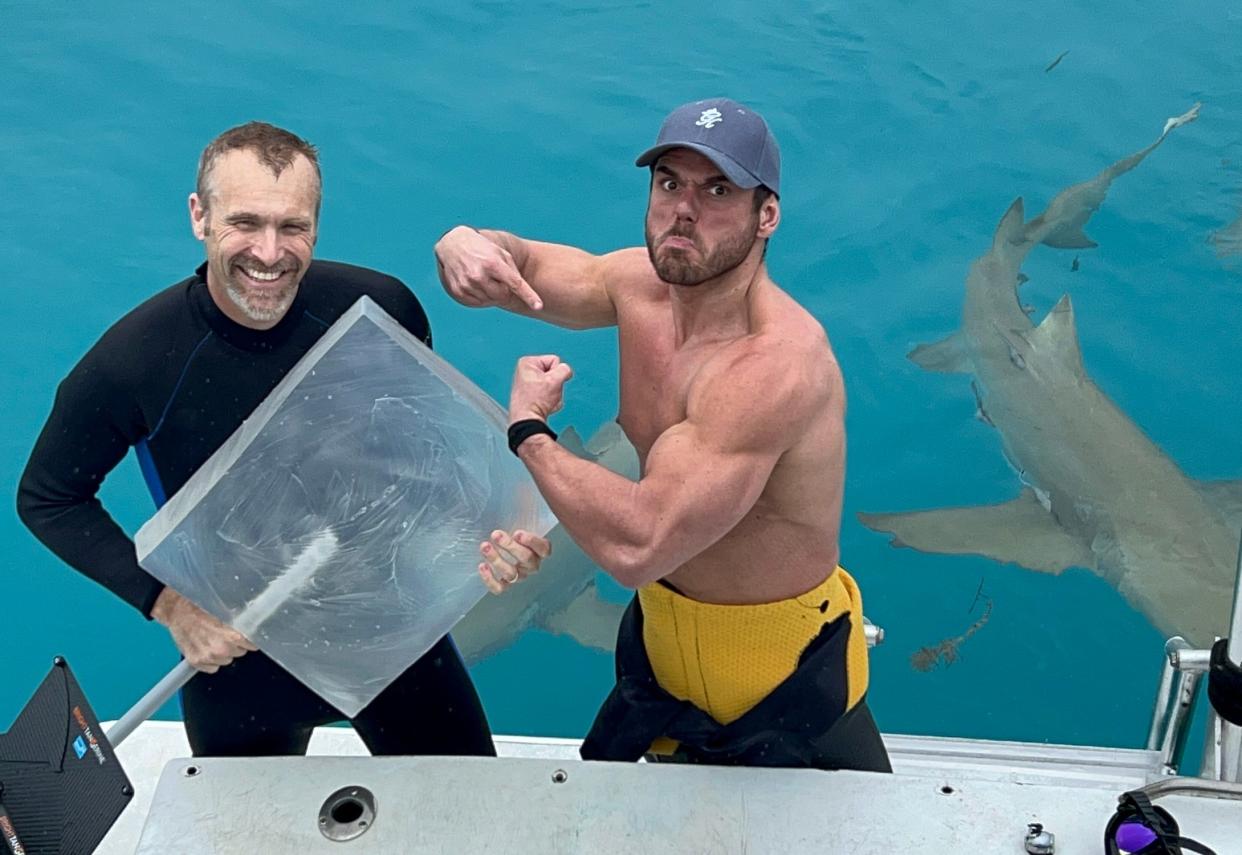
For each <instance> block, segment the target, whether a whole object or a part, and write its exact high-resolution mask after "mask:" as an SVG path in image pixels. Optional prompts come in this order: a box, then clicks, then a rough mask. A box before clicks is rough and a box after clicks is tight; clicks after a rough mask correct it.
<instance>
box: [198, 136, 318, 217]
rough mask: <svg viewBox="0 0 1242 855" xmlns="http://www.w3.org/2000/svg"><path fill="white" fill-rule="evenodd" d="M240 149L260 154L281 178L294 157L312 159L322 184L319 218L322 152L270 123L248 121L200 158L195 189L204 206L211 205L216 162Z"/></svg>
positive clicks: (316, 200) (311, 161) (214, 143)
mask: <svg viewBox="0 0 1242 855" xmlns="http://www.w3.org/2000/svg"><path fill="white" fill-rule="evenodd" d="M238 149H246V150H249V151H253V152H254V153H255V154H256V155H258V158H259V162H260V163H262V164H263V165H264V166H266V167H267V168H268V169H270V170H271V172H272V174H273V175H275V176H276V177H277V178H279V177H280V173H282V172H284V171H285V170H286V169H288V168H289V167H290V166H291V165H292V164H293V160H294V158H296V157H297V156H298V155H299V154H300V155H302V156H303V157H305V158H306V159H307V160H309V161H310V165H311V166H313V167H314V169H315V178H317V179H318V181H319V192H318V193H317V194H316V196H315V219H319V205H320V202H322V201H323V175H322V173H320V171H319V152H318V150H317V149H316V148H315V147H314V146H313V145H311V144H310V143H308V142H307V141H306V140H304V139H302V138H301V137H299V136H298V135H297V134H294V133H290V132H289V131H286V130H285V129H284V128H278V127H276V126H275V125H269V124H268V123H267V122H247V123H246V124H244V125H238V126H237V127H235V128H229V129H228V130H227V131H225V132H224V133H222V134H220V136H218V137H216V138H215V139H214V140H212V141H211V142H209V143H208V144H207V148H205V149H203V155H202V157H200V158H199V159H198V178H197V179H196V181H195V190H196V191H197V192H198V198H199V200H200V201H201V202H202V204H203V205H204V206H207V205H208V203H207V196H208V188H207V183H208V182H207V179H208V176H209V175H210V173H211V170H212V168H213V167H214V166H215V165H216V161H217V160H219V159H220V158H221V157H223V156H224V155H225V154H227V153H228V152H230V151H236V150H238Z"/></svg>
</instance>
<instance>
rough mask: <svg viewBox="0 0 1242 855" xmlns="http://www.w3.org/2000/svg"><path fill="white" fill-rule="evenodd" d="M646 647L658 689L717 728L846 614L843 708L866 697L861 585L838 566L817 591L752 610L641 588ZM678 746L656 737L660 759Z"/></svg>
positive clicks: (658, 587) (788, 670) (787, 671)
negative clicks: (715, 723)
mask: <svg viewBox="0 0 1242 855" xmlns="http://www.w3.org/2000/svg"><path fill="white" fill-rule="evenodd" d="M638 600H639V604H640V605H641V607H642V613H643V644H644V646H645V648H646V651H647V658H648V660H649V661H650V663H651V670H652V671H653V672H654V674H655V677H656V680H657V682H658V683H659V684H660V686H661V687H662V688H663V689H664V690H665V691H666V692H668V693H669V694H670V695H672V696H673V697H675V698H677V699H678V700H683V701H689V702H690V703H692V704H694V705H695V706H696V707H698V708H699V709H701V710H703V711H704V712H705V713H707V714H708V715H710V716H711V717H712V718H714V719H715V720H716V721H718V722H720V723H721V724H729V723H730V722H733V721H735V720H737V719H738V718H740V717H741V716H742V715H743V714H745V713H746V712H747V711H749V710H750V709H751V708H752V707H754V706H755V704H757V703H759V701H761V700H763V698H765V697H767V695H768V694H769V693H770V692H771V691H772V690H773V689H775V688H776V687H777V686H778V685H780V684H781V683H782V682H783V681H784V680H785V679H787V678H788V677H789V676H790V675H791V674H793V672H794V670H795V669H796V668H797V667H798V660H799V658H800V657H801V656H802V653H803V651H804V650H806V648H807V645H809V644H810V643H811V641H812V640H814V639H815V637H816V636H818V635H819V633H820V631H821V630H822V629H823V627H824V625H825V624H828V623H831V622H832V621H834V620H836V619H837V618H839V617H840V616H841V615H843V614H848V615H849V622H850V634H849V641H848V645H847V650H846V661H845V668H846V687H847V692H848V700H847V706H846V709H851V708H853V706H854V705H855V704H857V703H858V701H859V700H861V699H862V697H863V695H864V694H865V693H866V691H867V638H866V633H865V631H864V627H863V613H862V596H861V594H860V593H859V590H858V585H857V583H855V582H854V579H853V578H852V577H851V576H850V575H849V573H847V572H846V571H845V570H844V569H842V568H840V567H838V568H836V570H835V571H833V572H832V573H831V574H830V575H829V576H828V578H827V579H825V580H824V581H823V582H822V583H821V584H819V585H818V586H816V587H815V588H813V589H811V590H810V591H807V592H806V593H805V594H800V595H798V596H796V597H792V598H790V599H788V600H780V601H778V602H774V603H758V604H753V605H719V604H715V603H703V602H699V601H698V600H692V599H690V598H689V597H686V596H683V595H682V594H680V593H678V592H677V591H675V590H673V589H672V588H670V587H668V586H667V585H663V584H661V583H659V582H655V583H652V584H650V585H645V586H643V587H642V588H639V590H638ZM675 746H676V743H674V742H673V741H671V740H668V739H664V738H661V739H659V740H656V742H655V744H653V745H652V749H651V750H652V751H653V752H654V753H657V754H662V753H670V752H671V751H672V750H674V748H675Z"/></svg>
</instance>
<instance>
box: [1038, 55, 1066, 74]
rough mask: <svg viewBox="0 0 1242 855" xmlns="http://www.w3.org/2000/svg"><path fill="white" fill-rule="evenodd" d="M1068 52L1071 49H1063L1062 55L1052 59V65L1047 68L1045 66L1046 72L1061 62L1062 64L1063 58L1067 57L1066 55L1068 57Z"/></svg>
mask: <svg viewBox="0 0 1242 855" xmlns="http://www.w3.org/2000/svg"><path fill="white" fill-rule="evenodd" d="M1068 53H1069V51H1067V50H1063V51H1061V54H1060V56H1058V57H1057V58H1056V59H1054V60H1053V61H1052V64H1051V65H1049V66H1048V67H1047V68H1045V69H1044V74H1047V73H1048V72H1049V71H1052V69H1054V68H1056V67H1057V66H1058V65H1060V64H1061V60H1063V59H1065V57H1066V55H1067V54H1068Z"/></svg>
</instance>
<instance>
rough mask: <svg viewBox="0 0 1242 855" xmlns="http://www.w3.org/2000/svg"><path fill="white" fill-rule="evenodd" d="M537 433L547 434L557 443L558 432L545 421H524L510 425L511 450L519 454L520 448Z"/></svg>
mask: <svg viewBox="0 0 1242 855" xmlns="http://www.w3.org/2000/svg"><path fill="white" fill-rule="evenodd" d="M537 433H546V434H547V435H548V436H550V437H552V440H553V441H554V442H555V441H556V432H555V431H553V430H552V428H550V427H548V423H547V422H545V421H544V420H543V419H522V420H521V421H520V422H514V423H513V424H511V425H509V450H510V451H512V452H513V453H514V454H517V453H518V446H519V445H521V444H522V443H524V442H526V440H528V439H530V438H531V437H532V436H534V435H535V434H537Z"/></svg>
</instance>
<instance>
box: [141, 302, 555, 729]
mask: <svg viewBox="0 0 1242 855" xmlns="http://www.w3.org/2000/svg"><path fill="white" fill-rule="evenodd" d="M505 423H506V418H505V413H504V411H503V410H502V409H501V408H500V406H499V405H498V404H497V403H496V402H495V401H493V400H492V399H491V398H489V397H487V395H485V394H484V393H483V392H482V391H481V390H479V389H478V388H477V387H476V386H475V385H474V384H473V383H471V382H470V381H469V380H468V379H466V377H464V376H463V375H462V374H461V373H460V372H458V371H457V370H456V369H454V368H453V367H452V366H450V365H449V364H448V363H446V362H445V361H444V360H443V359H441V358H440V357H438V356H436V355H435V354H434V353H432V352H431V350H430V349H428V348H427V347H426V346H424V345H423V344H422V343H421V342H419V341H418V340H417V339H415V338H414V337H413V336H412V335H410V334H409V333H408V332H407V331H406V330H405V329H403V328H402V327H401V326H400V325H399V324H397V323H396V322H395V321H394V320H393V319H392V318H391V317H389V316H388V315H387V314H386V313H385V312H384V311H383V310H382V309H380V308H379V306H377V305H376V304H375V303H374V302H372V301H371V300H370V299H368V298H366V297H364V298H362V299H360V300H359V301H358V302H357V303H355V304H354V306H353V307H352V308H350V309H349V311H347V312H346V313H345V314H344V315H342V316H341V318H340V320H338V321H337V322H336V323H335V324H333V325H332V327H331V329H329V330H328V332H327V333H325V334H324V336H323V338H322V339H321V340H320V341H319V342H318V343H317V344H316V345H315V346H314V347H313V348H312V349H311V350H310V351H309V352H308V353H307V354H306V356H305V357H303V358H302V360H301V361H300V362H298V364H297V365H296V366H295V367H294V368H293V370H292V371H290V372H289V374H288V375H287V376H286V377H285V379H284V380H282V381H281V383H280V385H279V386H277V387H276V389H275V390H274V391H273V392H272V393H271V394H270V395H269V396H268V397H267V399H266V400H264V402H263V403H262V404H260V405H259V407H258V408H257V409H256V410H255V411H254V413H253V414H252V415H251V416H250V418H248V419H247V420H246V421H245V422H244V423H243V424H242V426H241V427H240V428H238V430H237V431H236V432H235V433H234V434H233V436H231V437H230V438H229V439H228V441H227V442H225V443H224V445H222V446H221V447H220V449H219V450H218V451H217V452H216V453H215V454H214V455H213V456H212V457H211V458H210V459H209V460H208V461H207V462H206V463H205V464H204V465H203V466H202V468H201V469H200V470H199V471H198V472H196V473H195V474H194V476H193V477H192V478H191V479H190V480H189V481H188V482H186V484H185V486H184V487H183V488H182V489H181V490H180V491H178V492H177V494H176V495H174V496H173V497H172V498H171V499H170V500H169V501H168V503H167V504H165V505H164V507H162V508H161V509H160V510H159V512H158V513H157V514H156V515H155V516H154V517H153V518H152V519H151V520H150V521H149V522H147V524H146V525H144V526H143V527H142V529H141V530H140V531H139V532H138V534H137V536H136V538H135V540H136V543H137V548H138V560H139V563H140V564H141V565H142V566H143V567H144V568H145V569H146V570H147V571H148V572H150V573H151V574H152V575H154V576H155V577H156V578H158V579H159V580H160V581H162V582H164V583H165V584H166V585H169V586H170V587H172V588H173V589H175V590H176V591H178V592H180V593H181V594H183V595H185V596H186V597H188V598H189V599H191V600H192V601H193V602H195V603H197V604H198V605H199V606H200V607H202V608H203V609H205V610H206V611H208V612H210V613H211V614H213V615H215V616H216V617H217V618H219V619H220V620H222V621H225V622H226V623H229V624H230V625H232V626H234V627H235V628H237V629H238V630H239V631H241V632H242V633H243V634H245V635H246V636H248V637H249V638H250V639H251V640H252V641H254V642H255V644H257V645H258V646H259V647H260V648H261V649H262V650H263V651H264V652H265V653H266V654H267V655H269V656H271V657H272V658H273V659H275V660H276V661H277V662H279V663H280V664H281V665H282V666H284V667H285V668H286V669H288V671H289V672H290V673H292V674H293V675H294V676H296V677H297V678H298V679H300V680H301V681H302V682H304V683H305V684H306V685H307V686H309V687H310V688H311V689H313V690H314V691H315V692H317V693H318V694H319V695H321V696H322V697H323V698H324V699H325V700H327V701H329V702H330V703H332V704H334V705H335V706H336V707H338V708H339V709H340V710H341V711H342V712H344V713H345V714H346V715H347V716H351V717H352V716H354V715H356V714H357V713H358V712H359V711H360V710H361V709H362V708H363V707H364V706H366V705H367V704H368V703H369V702H370V701H371V700H372V699H373V698H374V697H375V696H376V695H377V694H379V692H380V691H382V690H383V688H384V687H385V686H387V685H388V684H389V683H390V682H391V681H392V680H393V679H394V678H396V677H397V676H398V675H399V674H400V673H401V672H402V671H404V670H405V669H406V668H407V667H408V666H409V665H410V664H412V663H413V662H414V661H415V660H416V659H417V658H418V657H419V656H421V655H422V654H423V653H424V652H426V651H427V649H428V648H430V647H431V645H432V644H434V643H435V642H436V640H437V639H439V638H440V637H441V636H442V635H444V634H445V633H446V632H448V631H449V630H450V629H451V628H452V627H453V625H454V624H455V623H456V622H457V621H458V620H460V619H461V617H462V616H463V615H465V614H466V612H467V611H469V610H470V608H471V607H472V606H473V605H474V604H475V603H476V602H478V600H479V599H480V598H481V597H482V596H483V595H484V594H485V593H486V589H485V587H484V586H483V584H482V582H481V581H480V579H479V578H478V574H477V570H476V568H477V566H478V563H479V560H480V557H479V554H478V545H479V543H481V542H482V541H484V540H486V539H487V538H488V536H489V535H490V533H491V532H492V531H493V530H494V529H497V528H500V529H505V530H508V531H512V530H513V529H517V528H522V529H526V530H528V531H533V532H535V533H537V534H545V533H546V532H547V531H548V530H549V529H550V528H551V527H552V525H553V524H554V522H555V520H554V518H553V517H552V515H551V512H550V511H549V510H548V508H547V506H546V505H545V504H544V502H543V500H542V499H541V498H540V497H539V494H538V492H537V490H536V489H535V485H534V483H533V482H532V481H531V479H530V477H529V475H528V474H527V473H526V470H525V468H524V467H523V466H522V464H521V462H520V461H519V460H518V459H517V458H516V457H514V456H513V455H512V454H511V453H510V452H509V449H508V446H507V443H506V437H505V426H506V425H505Z"/></svg>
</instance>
